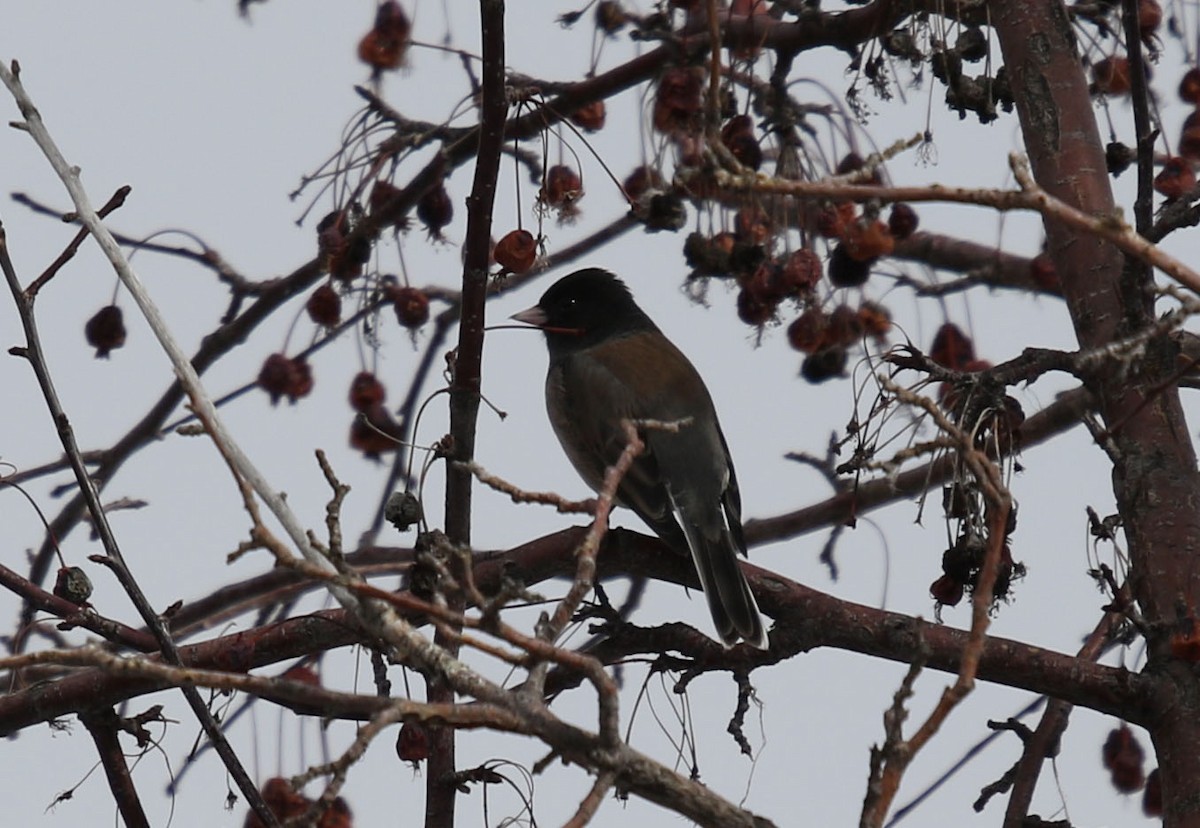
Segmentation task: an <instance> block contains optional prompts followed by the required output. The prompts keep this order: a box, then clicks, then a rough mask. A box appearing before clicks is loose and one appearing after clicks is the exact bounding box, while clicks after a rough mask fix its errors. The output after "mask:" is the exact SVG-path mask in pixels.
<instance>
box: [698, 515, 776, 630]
mask: <svg viewBox="0 0 1200 828" xmlns="http://www.w3.org/2000/svg"><path fill="white" fill-rule="evenodd" d="M680 517H681V518H682V517H683V515H680ZM680 523H681V524H682V525H683V534H684V536H685V537H686V538H687V544H688V548H689V549H690V550H691V552H692V561H693V562H694V563H695V565H696V572H697V573H699V575H700V586H701V587H702V588H703V589H704V597H705V598H706V599H708V610H709V612H710V613H711V614H712V619H713V623H714V624H715V625H716V628H717V635H718V636H720V638H721V641H722V643H724V644H725V646H726V647H732V646H733V645H734V644H737V643H738V641H739V640H744V641H745V642H746V643H747V644H751V645H753V646H755V647H757V648H759V649H760V650H765V649H767V646H768V642H767V631H766V628H765V627H764V626H763V620H762V615H761V614H760V613H759V611H758V602H757V601H755V600H754V593H752V592H751V591H750V584H749V583H747V582H746V576H745V575H743V574H742V569H741V567H740V566H738V547H737V544H735V543H734V540H733V536H732V534H731V533H730V531H729V527H728V526H725V525H720V526H717V527H711V528H710V529H709V530H708V531H705V530H703V529H701V528H700V527H697V526H696V525H694V524H693V523H692V522H691V521H689V520H686V519H683V520H681V521H680Z"/></svg>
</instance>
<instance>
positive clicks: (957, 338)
mask: <svg viewBox="0 0 1200 828" xmlns="http://www.w3.org/2000/svg"><path fill="white" fill-rule="evenodd" d="M929 358H930V359H932V360H933V361H934V362H936V363H937V364H938V365H941V366H942V367H943V368H949V369H950V370H951V371H962V370H964V368H965V366H966V365H967V363H969V362H971V361H972V360H974V359H975V344H974V343H973V342H972V341H971V338H970V337H969V336H967V335H966V334H965V333H963V332H962V329H961V328H959V327H958V325H955V324H954V323H953V322H946V323H945V324H943V325H942V326H941V327H940V328H938V329H937V333H935V334H934V335H933V345H932V346H931V347H930V349H929Z"/></svg>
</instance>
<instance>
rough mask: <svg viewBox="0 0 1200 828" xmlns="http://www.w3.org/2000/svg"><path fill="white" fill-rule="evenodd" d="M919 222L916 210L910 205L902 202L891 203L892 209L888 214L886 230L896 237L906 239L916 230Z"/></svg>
mask: <svg viewBox="0 0 1200 828" xmlns="http://www.w3.org/2000/svg"><path fill="white" fill-rule="evenodd" d="M920 224H921V219H920V218H918V217H917V211H916V210H914V209H913V208H912V207H911V206H909V205H908V204H905V203H903V202H897V203H895V204H893V205H892V211H891V213H889V214H888V230H890V231H891V233H892V235H893V236H895V237H896V238H897V239H907V238H908V237H909V236H911V235H912V234H913V233H915V232H917V227H918V226H920Z"/></svg>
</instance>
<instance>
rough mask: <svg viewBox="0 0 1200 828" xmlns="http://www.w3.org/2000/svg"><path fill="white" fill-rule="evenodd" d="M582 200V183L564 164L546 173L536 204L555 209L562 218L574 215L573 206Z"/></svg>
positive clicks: (573, 171) (575, 210)
mask: <svg viewBox="0 0 1200 828" xmlns="http://www.w3.org/2000/svg"><path fill="white" fill-rule="evenodd" d="M581 198H583V181H582V180H581V179H580V178H579V173H577V172H575V170H573V169H571V168H570V167H568V166H567V165H565V164H557V165H555V166H553V167H551V168H550V169H549V170H547V171H546V178H545V180H544V182H543V184H542V188H541V190H539V191H538V202H540V203H541V204H543V205H546V206H549V207H554V208H557V209H558V211H559V214H560V215H562V216H564V217H569V216H571V215H574V214H575V213H576V212H578V211H577V209H576V208H575V204H576V203H577V202H578V201H579V199H581Z"/></svg>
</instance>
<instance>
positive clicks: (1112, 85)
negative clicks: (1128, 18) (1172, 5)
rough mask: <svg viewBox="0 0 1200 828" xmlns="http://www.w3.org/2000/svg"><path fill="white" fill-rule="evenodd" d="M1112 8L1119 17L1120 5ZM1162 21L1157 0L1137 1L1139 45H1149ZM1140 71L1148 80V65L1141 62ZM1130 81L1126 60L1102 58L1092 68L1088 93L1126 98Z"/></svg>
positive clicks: (1129, 88) (1118, 56)
mask: <svg viewBox="0 0 1200 828" xmlns="http://www.w3.org/2000/svg"><path fill="white" fill-rule="evenodd" d="M1115 5H1116V10H1117V13H1120V4H1115ZM1162 20H1163V10H1162V6H1161V5H1160V4H1159V2H1158V0H1139V2H1138V29H1139V30H1140V31H1141V35H1142V41H1143V42H1145V43H1151V42H1152V41H1153V39H1154V36H1155V35H1156V34H1157V32H1158V29H1159V27H1160V26H1161V25H1162ZM1142 69H1143V71H1144V73H1145V75H1146V79H1147V80H1149V79H1150V66H1149V64H1148V63H1146V62H1145V61H1143V62H1142ZM1132 78H1133V69H1132V66H1131V64H1130V61H1129V58H1128V57H1126V56H1124V55H1112V56H1110V57H1104V58H1101V59H1100V60H1098V61H1096V62H1095V63H1093V64H1092V85H1091V87H1090V91H1091V92H1092V94H1093V95H1097V94H1098V95H1109V96H1113V97H1119V96H1121V95H1128V94H1129V92H1130V90H1132V88H1133V81H1132Z"/></svg>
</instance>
